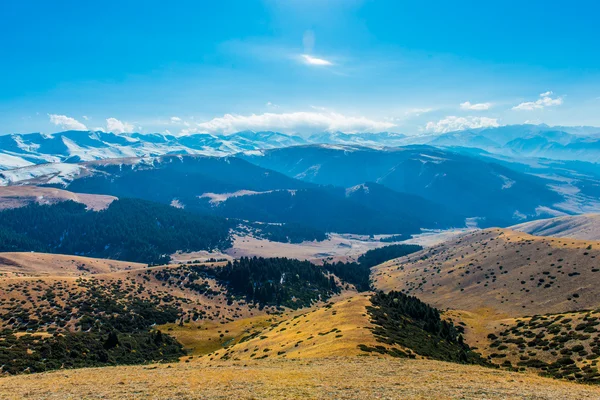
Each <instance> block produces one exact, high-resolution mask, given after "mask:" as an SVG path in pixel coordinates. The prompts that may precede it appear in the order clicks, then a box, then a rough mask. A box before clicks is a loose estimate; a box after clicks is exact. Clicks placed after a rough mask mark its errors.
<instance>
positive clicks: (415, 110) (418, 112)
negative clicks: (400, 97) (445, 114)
mask: <svg viewBox="0 0 600 400" xmlns="http://www.w3.org/2000/svg"><path fill="white" fill-rule="evenodd" d="M431 111H433V108H411V109H408V110H406V112H405V113H404V114H405V115H407V116H409V117H418V116H420V115H422V114H426V113H428V112H431Z"/></svg>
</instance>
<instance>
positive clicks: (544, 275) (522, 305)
mask: <svg viewBox="0 0 600 400" xmlns="http://www.w3.org/2000/svg"><path fill="white" fill-rule="evenodd" d="M372 279H373V281H374V285H375V287H376V288H377V289H381V290H385V291H389V290H403V291H404V292H406V293H408V294H412V295H415V296H417V297H419V298H420V299H421V300H423V301H425V302H427V303H429V304H432V305H434V306H436V307H439V308H443V309H445V308H452V309H459V310H467V311H475V310H478V309H481V308H491V309H494V310H496V311H498V312H501V313H505V314H507V315H509V316H512V317H518V316H525V315H532V314H546V313H558V312H567V311H574V310H584V309H591V308H596V307H599V306H600V300H599V299H600V285H599V283H600V242H591V241H580V240H575V239H558V238H545V237H535V236H531V235H527V234H525V233H520V232H515V231H511V230H507V229H487V230H483V231H478V232H474V233H469V234H465V235H463V236H460V237H459V238H457V239H454V240H451V241H449V242H446V243H443V244H440V245H437V246H434V247H431V248H428V249H425V250H423V251H421V252H418V253H414V254H411V255H409V256H407V257H403V258H399V259H396V260H392V261H389V262H387V263H384V264H381V265H379V266H377V267H375V268H373V270H372Z"/></svg>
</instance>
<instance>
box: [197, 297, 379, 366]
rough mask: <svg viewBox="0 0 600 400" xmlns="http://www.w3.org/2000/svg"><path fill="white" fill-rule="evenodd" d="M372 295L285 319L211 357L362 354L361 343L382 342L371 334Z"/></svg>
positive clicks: (368, 344) (242, 357) (354, 298)
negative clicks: (367, 307) (369, 310)
mask: <svg viewBox="0 0 600 400" xmlns="http://www.w3.org/2000/svg"><path fill="white" fill-rule="evenodd" d="M369 298H370V295H356V296H353V297H350V298H347V299H341V300H339V301H337V302H335V303H329V304H330V306H325V307H323V306H321V307H319V308H316V309H314V310H312V311H309V312H304V313H302V314H297V315H295V316H293V317H288V318H287V319H282V320H281V321H280V322H278V323H275V324H273V325H272V326H270V327H269V328H267V329H264V330H263V331H260V333H257V335H255V337H253V338H251V339H249V340H245V341H243V342H241V343H238V344H235V345H233V346H232V347H230V348H227V349H225V350H221V351H218V352H215V353H213V354H209V355H208V356H207V358H209V359H220V358H222V357H225V358H230V359H232V360H249V359H259V358H267V357H269V358H319V357H331V356H354V355H359V354H361V353H362V352H361V351H360V350H359V349H358V345H359V344H365V345H367V346H375V345H380V343H378V342H376V340H375V338H374V336H373V335H372V333H371V329H372V327H373V325H372V324H371V322H370V321H369V316H368V315H367V310H366V306H368V305H370V301H369ZM255 332H258V331H255ZM362 354H363V355H365V353H362Z"/></svg>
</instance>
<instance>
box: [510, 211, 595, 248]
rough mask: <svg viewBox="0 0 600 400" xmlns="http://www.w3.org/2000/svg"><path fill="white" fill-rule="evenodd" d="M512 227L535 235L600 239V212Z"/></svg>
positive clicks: (536, 221)
mask: <svg viewBox="0 0 600 400" xmlns="http://www.w3.org/2000/svg"><path fill="white" fill-rule="evenodd" d="M510 229H513V230H515V231H520V232H525V233H529V234H530V235H535V236H553V237H562V238H572V239H581V240H597V241H600V214H584V215H568V216H564V217H556V218H549V219H540V220H535V221H530V222H525V223H522V224H519V225H514V226H512V227H511V228H510Z"/></svg>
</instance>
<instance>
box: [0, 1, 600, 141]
mask: <svg viewBox="0 0 600 400" xmlns="http://www.w3.org/2000/svg"><path fill="white" fill-rule="evenodd" d="M598 15H600V3H598V2H595V1H577V0H575V1H568V2H567V1H559V0H553V1H547V0H546V1H537V0H528V1H511V0H503V1H498V0H490V1H486V2H482V1H466V0H465V1H456V2H449V1H427V0H421V1H395V0H394V1H383V0H381V1H367V0H364V1H359V0H356V1H355V0H340V1H335V0H331V1H326V0H279V1H277V0H263V1H258V0H238V1H228V0H220V1H218V2H217V1H173V2H164V1H155V0H146V1H133V0H131V1H111V0H105V1H102V2H85V1H69V0H63V1H59V2H50V1H47V0H38V1H33V0H31V1H30V0H3V1H2V2H0V134H8V133H28V132H43V133H52V132H57V131H62V130H67V129H76V130H87V129H89V130H104V131H112V132H115V133H124V132H133V131H135V132H142V133H151V132H160V133H171V134H177V135H183V134H191V133H195V132H209V133H217V134H230V133H233V132H236V131H241V130H246V129H251V130H255V131H258V130H274V131H279V132H285V133H298V134H301V135H305V134H310V133H315V132H323V131H344V132H348V133H355V132H380V131H391V132H400V133H405V134H431V133H434V134H435V133H443V132H448V131H452V130H458V129H466V128H477V127H487V126H499V125H507V124H521V123H546V124H549V125H592V126H600V40H598V39H599V38H600V34H599V33H598V29H597V22H598V19H597V16H598Z"/></svg>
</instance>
